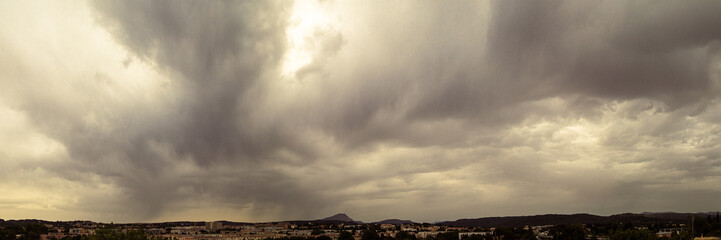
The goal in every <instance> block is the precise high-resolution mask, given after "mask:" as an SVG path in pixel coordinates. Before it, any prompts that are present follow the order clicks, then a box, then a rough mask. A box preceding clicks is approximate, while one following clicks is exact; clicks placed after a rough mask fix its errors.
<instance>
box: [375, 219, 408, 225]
mask: <svg viewBox="0 0 721 240" xmlns="http://www.w3.org/2000/svg"><path fill="white" fill-rule="evenodd" d="M373 224H393V225H401V224H416V222H413V221H411V220H401V219H386V220H383V221H379V222H374V223H373Z"/></svg>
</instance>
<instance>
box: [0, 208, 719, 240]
mask: <svg viewBox="0 0 721 240" xmlns="http://www.w3.org/2000/svg"><path fill="white" fill-rule="evenodd" d="M579 216H581V217H583V216H587V215H582V214H577V215H544V216H531V217H506V218H488V219H493V220H497V221H509V219H510V220H513V221H516V222H517V223H519V224H522V223H523V221H537V220H538V219H546V220H547V221H557V220H558V219H560V218H563V219H567V218H568V219H573V218H574V217H575V219H577V220H578V221H581V222H582V221H585V220H583V219H580V220H579ZM588 216H592V215H588ZM616 216H621V217H616V218H614V219H622V221H620V222H599V223H585V224H584V223H576V224H548V225H523V226H512V225H513V224H510V225H509V224H508V223H506V224H501V223H497V225H499V226H498V227H491V226H482V225H484V224H476V225H477V226H463V225H469V224H468V222H467V221H466V222H464V221H463V220H458V221H455V222H439V223H415V222H412V221H409V220H398V219H389V220H384V221H380V222H374V223H362V222H357V221H353V220H352V219H350V218H349V217H347V216H346V215H345V214H338V215H336V216H333V217H329V218H325V219H320V220H311V221H283V222H266V223H241V222H230V221H213V222H165V223H132V224H128V223H124V224H115V223H97V222H92V221H66V222H63V221H57V222H49V221H42V220H8V221H5V220H0V240H102V239H113V240H123V239H131V240H150V239H153V240H161V239H163V240H271V239H273V240H416V239H428V240H456V239H457V240H486V239H488V240H505V239H537V240H540V239H557V240H564V239H609V240H616V239H624V240H629V239H644V240H648V239H695V240H701V239H705V240H717V239H721V238H718V236H720V235H721V220H719V217H718V213H717V214H716V216H713V214H706V215H698V216H695V215H692V216H691V218H690V219H688V220H683V219H680V218H679V217H676V218H675V219H676V220H673V219H672V218H667V219H663V218H646V219H645V220H644V219H641V218H638V217H637V216H628V215H626V216H622V215H616ZM703 216H705V217H703ZM612 217H614V216H611V217H609V218H612ZM623 217H625V218H623ZM488 219H486V220H488ZM534 219H535V220H534ZM639 219H641V220H639ZM471 225H472V224H471Z"/></svg>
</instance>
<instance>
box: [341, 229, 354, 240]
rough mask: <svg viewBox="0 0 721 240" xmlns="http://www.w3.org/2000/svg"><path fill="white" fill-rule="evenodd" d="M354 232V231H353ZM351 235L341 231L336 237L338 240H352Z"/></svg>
mask: <svg viewBox="0 0 721 240" xmlns="http://www.w3.org/2000/svg"><path fill="white" fill-rule="evenodd" d="M354 231H355V230H354ZM354 239H355V238H353V234H352V233H350V232H348V231H341V232H340V234H339V235H338V240H354Z"/></svg>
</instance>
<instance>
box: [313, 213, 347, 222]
mask: <svg viewBox="0 0 721 240" xmlns="http://www.w3.org/2000/svg"><path fill="white" fill-rule="evenodd" d="M318 220H322V221H341V222H355V221H353V219H352V218H350V217H348V215H346V214H345V213H339V214H336V215H333V216H330V217H327V218H323V219H318Z"/></svg>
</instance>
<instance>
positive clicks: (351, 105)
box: [0, 1, 721, 222]
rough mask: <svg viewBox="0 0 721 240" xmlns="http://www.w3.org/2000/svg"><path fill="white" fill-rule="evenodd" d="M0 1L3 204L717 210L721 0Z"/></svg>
mask: <svg viewBox="0 0 721 240" xmlns="http://www.w3.org/2000/svg"><path fill="white" fill-rule="evenodd" d="M3 5H5V6H3V7H2V8H0V9H3V10H0V13H2V14H0V16H2V17H0V22H2V24H0V27H1V28H2V32H3V34H2V35H0V52H1V53H2V57H0V86H2V87H1V88H0V126H2V127H0V133H2V134H0V143H2V144H1V145H2V147H0V163H2V165H3V166H7V167H4V168H2V169H0V173H2V174H1V175H0V190H2V192H7V193H8V194H7V195H6V196H2V197H0V213H2V214H3V215H4V217H6V218H31V217H33V218H46V219H48V218H53V219H79V218H87V219H93V220H101V221H116V222H117V221H150V220H180V219H190V220H192V219H198V220H212V219H229V220H241V221H264V220H279V219H301V218H305V219H310V218H320V217H324V216H326V215H331V214H333V213H335V212H346V213H348V214H349V215H351V216H352V217H354V218H357V219H360V220H364V221H372V220H380V219H384V218H404V219H405V218H410V219H413V220H416V221H436V220H445V219H456V218H461V217H481V216H492V215H516V214H539V213H570V212H591V213H598V214H613V213H619V212H627V211H631V212H641V211H666V210H671V211H707V210H717V209H716V208H718V206H717V205H716V203H715V202H714V199H718V198H719V197H721V190H719V189H718V187H717V183H718V182H719V181H720V180H721V151H720V150H718V149H721V139H719V137H718V136H719V133H721V125H720V124H719V123H721V100H720V99H719V93H721V88H720V86H721V85H720V83H721V80H720V78H719V76H720V75H719V73H721V71H720V70H721V65H720V64H719V63H721V62H720V61H719V60H720V58H719V56H721V54H719V53H720V52H719V49H720V48H719V47H720V45H719V44H720V42H719V38H720V37H721V36H720V35H719V34H718V31H716V29H719V28H720V27H721V17H720V16H719V15H718V14H715V11H713V10H714V9H719V7H721V6H718V5H719V3H716V2H711V1H697V2H692V3H677V2H658V1H641V2H632V3H627V2H622V1H602V2H575V1H555V2H534V3H531V4H529V3H525V2H524V3H521V2H511V1H493V2H462V3H453V4H449V3H442V4H441V3H434V2H416V3H410V2H333V1H320V2H315V1H300V2H296V3H293V2H277V1H262V2H220V3H218V2H207V3H206V2H170V1H153V2H144V1H137V2H129V3H128V2H124V3H122V4H120V3H119V2H112V1H108V2H97V3H90V4H89V5H87V4H86V3H84V2H79V3H61V2H53V3H50V4H46V5H43V4H39V3H32V2H29V3H3ZM379 6H382V7H379ZM27 16H33V17H30V18H28V17H27ZM40 196H46V197H40Z"/></svg>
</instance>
